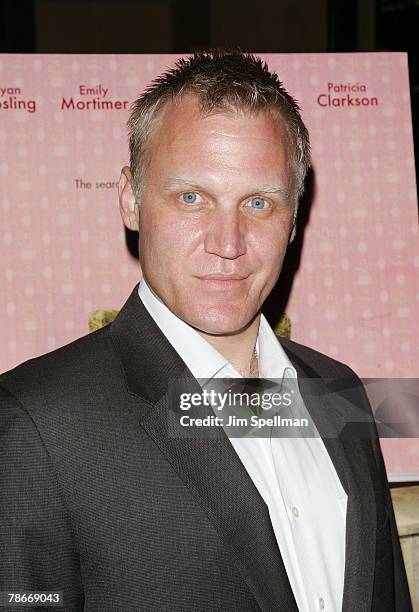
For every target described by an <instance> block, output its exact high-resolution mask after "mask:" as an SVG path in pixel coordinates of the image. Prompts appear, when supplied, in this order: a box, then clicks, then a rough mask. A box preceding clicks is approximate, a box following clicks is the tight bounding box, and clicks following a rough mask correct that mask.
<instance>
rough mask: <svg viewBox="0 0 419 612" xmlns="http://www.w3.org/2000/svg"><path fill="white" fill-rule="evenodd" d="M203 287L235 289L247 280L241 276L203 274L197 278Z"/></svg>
mask: <svg viewBox="0 0 419 612" xmlns="http://www.w3.org/2000/svg"><path fill="white" fill-rule="evenodd" d="M197 278H198V280H200V281H201V282H202V283H203V285H204V286H206V287H208V288H211V289H221V290H223V289H224V290H226V289H236V288H237V287H240V283H241V282H242V281H243V280H245V279H246V278H247V276H243V275H241V274H204V275H203V276H197Z"/></svg>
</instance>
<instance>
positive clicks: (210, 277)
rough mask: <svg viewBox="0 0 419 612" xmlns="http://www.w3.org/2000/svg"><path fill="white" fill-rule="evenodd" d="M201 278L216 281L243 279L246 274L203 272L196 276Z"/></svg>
mask: <svg viewBox="0 0 419 612" xmlns="http://www.w3.org/2000/svg"><path fill="white" fill-rule="evenodd" d="M197 278H199V279H201V280H216V281H229V280H244V279H245V278H247V276H243V275H241V274H204V275H203V276H198V277H197Z"/></svg>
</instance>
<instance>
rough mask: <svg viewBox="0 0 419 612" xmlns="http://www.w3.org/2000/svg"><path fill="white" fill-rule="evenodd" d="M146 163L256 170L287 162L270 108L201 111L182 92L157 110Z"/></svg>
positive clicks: (280, 125) (281, 129)
mask: <svg viewBox="0 0 419 612" xmlns="http://www.w3.org/2000/svg"><path fill="white" fill-rule="evenodd" d="M148 149H149V154H150V160H149V161H150V163H151V165H156V164H157V163H158V162H159V160H160V161H161V162H162V163H163V161H164V164H165V165H166V168H169V167H171V166H173V165H179V164H180V165H182V164H183V165H184V164H185V163H187V164H188V165H189V166H191V167H196V166H204V167H205V168H207V169H211V168H212V169H217V171H218V172H220V171H221V170H223V171H224V172H226V171H228V169H232V170H234V169H236V170H240V171H243V170H247V171H252V170H257V171H260V170H261V169H263V168H269V167H272V166H275V167H276V168H278V167H279V166H283V167H284V166H288V155H287V149H288V147H287V136H286V130H285V127H284V124H283V121H282V119H281V118H280V117H279V115H278V114H277V113H276V112H274V111H270V110H259V111H251V110H248V109H236V108H219V109H215V110H214V111H212V112H210V113H203V112H202V110H201V107H200V104H199V100H198V98H197V97H196V96H193V95H185V96H184V97H182V98H181V99H180V100H178V101H176V102H174V103H168V104H167V105H166V107H165V108H164V109H163V110H162V111H161V116H160V118H159V121H158V125H156V128H155V130H154V131H153V133H152V134H151V135H150V139H149V146H148Z"/></svg>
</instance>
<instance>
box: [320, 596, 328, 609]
mask: <svg viewBox="0 0 419 612" xmlns="http://www.w3.org/2000/svg"><path fill="white" fill-rule="evenodd" d="M325 607H326V604H325V603H324V599H323V597H320V599H319V608H320V610H324V609H325Z"/></svg>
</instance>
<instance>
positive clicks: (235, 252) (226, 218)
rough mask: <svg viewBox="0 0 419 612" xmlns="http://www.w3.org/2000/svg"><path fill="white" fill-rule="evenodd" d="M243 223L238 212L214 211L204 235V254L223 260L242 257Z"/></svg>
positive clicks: (244, 247) (243, 244)
mask: <svg viewBox="0 0 419 612" xmlns="http://www.w3.org/2000/svg"><path fill="white" fill-rule="evenodd" d="M245 223H246V222H245V219H243V216H242V215H241V213H240V211H238V210H225V209H220V210H217V211H214V212H213V216H212V219H211V220H210V222H209V225H208V227H207V231H206V234H205V242H204V246H205V252H206V253H210V254H212V255H218V257H223V258H224V259H237V257H240V256H241V255H244V254H245V253H246V237H245V230H246V228H245Z"/></svg>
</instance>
